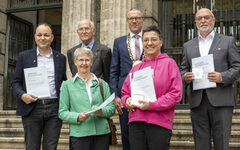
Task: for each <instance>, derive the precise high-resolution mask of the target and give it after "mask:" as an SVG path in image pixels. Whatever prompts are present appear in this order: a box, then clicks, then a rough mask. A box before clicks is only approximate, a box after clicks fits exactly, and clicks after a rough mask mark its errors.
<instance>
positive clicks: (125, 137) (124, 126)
mask: <svg viewBox="0 0 240 150" xmlns="http://www.w3.org/2000/svg"><path fill="white" fill-rule="evenodd" d="M122 111H123V114H122V115H119V121H120V127H121V136H122V146H123V150H130V144H129V131H128V111H127V109H125V108H123V109H122Z"/></svg>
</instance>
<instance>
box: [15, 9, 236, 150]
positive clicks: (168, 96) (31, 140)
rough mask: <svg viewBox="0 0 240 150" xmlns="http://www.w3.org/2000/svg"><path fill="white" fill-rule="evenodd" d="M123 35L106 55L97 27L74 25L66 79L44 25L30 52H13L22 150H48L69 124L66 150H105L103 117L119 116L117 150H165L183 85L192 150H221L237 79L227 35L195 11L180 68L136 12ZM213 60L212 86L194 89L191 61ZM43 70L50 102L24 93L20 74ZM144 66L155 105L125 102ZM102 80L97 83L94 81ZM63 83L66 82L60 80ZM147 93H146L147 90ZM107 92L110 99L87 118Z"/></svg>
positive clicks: (230, 39) (84, 22) (157, 32)
mask: <svg viewBox="0 0 240 150" xmlns="http://www.w3.org/2000/svg"><path fill="white" fill-rule="evenodd" d="M126 19H127V24H128V27H129V30H130V32H129V34H128V35H126V36H123V37H119V38H116V39H115V40H114V46H113V51H112V52H111V49H110V48H108V47H107V46H105V45H103V44H100V43H98V42H96V41H95V40H94V35H95V33H96V29H95V27H94V24H93V22H92V21H90V20H87V19H85V20H81V21H80V22H79V24H78V28H77V34H78V36H79V38H80V40H81V41H82V43H80V44H79V45H77V46H75V47H73V48H71V49H70V50H68V51H67V58H68V63H69V67H70V70H71V73H72V78H70V79H68V80H67V77H66V57H65V56H64V55H63V54H60V53H59V52H56V51H55V50H53V49H52V48H51V46H50V45H51V43H52V41H53V39H54V35H53V34H52V29H51V26H50V25H49V24H47V23H42V24H39V25H38V26H37V28H36V31H35V35H34V37H35V42H36V45H37V47H36V48H34V49H31V50H27V51H23V52H21V53H20V54H19V57H18V62H17V65H16V69H15V73H14V76H13V80H12V87H13V90H14V92H15V93H16V96H17V99H18V107H17V111H16V113H17V115H21V116H22V123H23V127H24V137H25V144H26V149H27V150H39V149H40V147H41V138H42V149H44V150H55V149H56V148H57V144H58V139H59V135H60V130H61V126H62V120H64V121H67V122H69V124H70V143H69V145H70V149H71V150H108V149H109V136H110V134H109V133H110V128H109V124H108V120H107V119H108V118H109V117H111V116H113V115H114V114H115V110H117V112H118V114H119V120H120V126H121V137H122V146H123V150H157V149H161V150H168V149H169V147H170V139H171V136H172V125H173V119H174V111H175V107H176V104H177V103H178V102H180V101H181V99H182V80H183V81H184V82H185V84H186V85H190V101H189V104H190V108H191V120H192V125H193V135H194V141H195V149H196V150H203V149H204V150H211V136H213V141H214V147H215V149H216V150H228V149H229V138H230V132H231V123H232V114H233V108H234V104H235V99H234V95H233V90H232V84H233V82H234V81H235V80H237V79H238V78H239V76H240V56H239V54H238V52H237V47H236V44H235V41H234V38H233V37H229V36H224V35H221V34H218V33H215V31H214V23H215V17H214V15H213V13H212V12H211V11H210V10H209V9H207V8H201V9H200V10H198V12H197V13H196V17H195V20H196V26H197V28H198V31H199V35H198V37H196V38H194V39H192V40H190V41H188V42H187V43H185V44H184V45H183V49H184V50H183V58H182V63H181V66H180V70H179V68H178V66H177V64H176V62H175V61H174V60H173V59H172V58H170V57H169V56H168V55H167V54H166V53H165V52H164V49H163V43H164V42H163V37H162V34H161V32H160V30H159V29H158V27H156V26H148V27H146V28H145V29H144V30H142V28H143V23H144V18H143V14H142V12H141V11H140V10H138V9H131V10H130V11H129V12H128V14H127V18H126ZM208 54H213V59H214V68H215V72H209V73H208V76H207V77H208V80H209V81H210V82H215V83H216V87H215V88H206V89H200V90H193V88H192V87H193V81H194V80H195V79H194V73H193V72H192V59H193V58H197V57H200V56H206V55H208ZM39 66H44V67H45V68H46V69H47V76H48V82H49V89H50V97H47V98H38V97H37V96H36V95H32V94H31V93H27V91H26V81H25V77H24V69H26V68H31V67H39ZM148 67H150V68H151V71H152V79H153V85H154V89H155V93H156V101H146V100H144V99H139V100H138V102H139V103H140V105H135V104H133V103H132V93H131V88H132V87H131V81H132V78H133V76H132V75H133V74H134V73H135V72H137V71H139V70H142V69H144V68H148ZM101 79H103V80H101ZM65 80H67V81H65ZM63 81H64V82H63ZM146 92H148V91H146ZM111 93H115V99H114V100H113V102H111V103H109V104H108V105H107V106H105V107H103V108H102V109H99V110H98V111H95V112H94V113H91V114H88V113H86V112H88V111H90V110H92V109H94V108H96V107H97V106H99V105H101V104H102V103H103V102H104V100H106V99H107V98H108V97H109V96H110V95H111Z"/></svg>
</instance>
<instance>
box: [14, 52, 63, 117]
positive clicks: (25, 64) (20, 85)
mask: <svg viewBox="0 0 240 150" xmlns="http://www.w3.org/2000/svg"><path fill="white" fill-rule="evenodd" d="M52 52H53V61H54V69H55V71H54V74H55V87H56V93H57V97H58V98H59V93H60V87H61V84H62V82H63V81H64V80H66V79H67V77H66V57H65V56H64V55H63V54H60V53H59V52H57V51H55V50H52ZM31 67H37V49H36V48H34V49H31V50H26V51H23V52H21V53H19V56H18V61H17V65H16V68H15V72H14V75H13V79H12V82H11V85H12V88H13V90H14V92H15V94H16V96H17V99H18V107H17V111H16V113H17V115H21V116H27V115H28V114H29V113H30V112H31V110H32V109H33V108H34V106H35V104H36V103H30V104H25V103H24V102H23V101H22V100H21V96H22V94H24V93H26V84H25V78H24V69H25V68H31Z"/></svg>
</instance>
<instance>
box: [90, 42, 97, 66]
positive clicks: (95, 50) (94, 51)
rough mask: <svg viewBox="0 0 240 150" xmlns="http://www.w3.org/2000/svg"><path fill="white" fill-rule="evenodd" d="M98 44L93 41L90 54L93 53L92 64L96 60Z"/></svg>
mask: <svg viewBox="0 0 240 150" xmlns="http://www.w3.org/2000/svg"><path fill="white" fill-rule="evenodd" d="M98 50H99V49H98V44H97V42H96V41H95V42H94V44H93V47H92V53H93V61H92V62H93V64H94V62H95V60H96V58H97V54H98Z"/></svg>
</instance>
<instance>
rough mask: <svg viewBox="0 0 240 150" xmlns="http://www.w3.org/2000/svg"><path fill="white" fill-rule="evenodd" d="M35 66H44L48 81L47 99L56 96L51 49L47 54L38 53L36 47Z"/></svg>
mask: <svg viewBox="0 0 240 150" xmlns="http://www.w3.org/2000/svg"><path fill="white" fill-rule="evenodd" d="M37 66H38V67H41V66H44V67H45V68H46V69H47V76H48V82H49V89H50V95H51V96H50V97H49V99H53V98H57V93H56V87H55V73H54V71H55V69H54V61H53V53H52V49H51V53H50V54H49V55H42V54H40V52H39V50H38V47H37Z"/></svg>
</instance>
